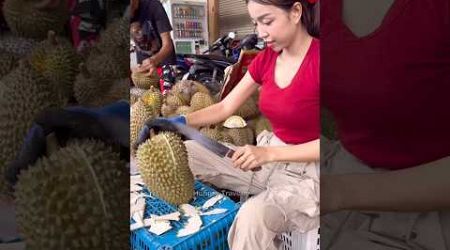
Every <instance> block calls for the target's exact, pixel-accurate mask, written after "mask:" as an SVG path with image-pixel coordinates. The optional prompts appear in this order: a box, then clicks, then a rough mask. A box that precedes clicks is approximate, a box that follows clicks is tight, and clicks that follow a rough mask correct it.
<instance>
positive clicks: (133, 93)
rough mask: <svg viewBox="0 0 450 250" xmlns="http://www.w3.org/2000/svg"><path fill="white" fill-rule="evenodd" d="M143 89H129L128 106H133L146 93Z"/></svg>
mask: <svg viewBox="0 0 450 250" xmlns="http://www.w3.org/2000/svg"><path fill="white" fill-rule="evenodd" d="M146 91H147V90H145V89H140V88H137V87H131V88H130V104H132V105H133V104H134V103H135V102H136V101H137V100H138V99H139V98H141V96H142V95H143V94H144V93H145V92H146Z"/></svg>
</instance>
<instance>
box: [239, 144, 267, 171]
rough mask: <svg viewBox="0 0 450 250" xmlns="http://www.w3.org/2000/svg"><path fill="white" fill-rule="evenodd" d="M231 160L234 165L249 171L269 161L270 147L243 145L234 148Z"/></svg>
mask: <svg viewBox="0 0 450 250" xmlns="http://www.w3.org/2000/svg"><path fill="white" fill-rule="evenodd" d="M231 160H232V161H233V164H234V167H236V168H240V169H241V170H243V171H249V170H252V169H254V168H257V167H260V166H261V165H263V164H265V163H268V162H270V149H269V148H267V147H256V146H252V145H245V146H243V147H238V148H237V149H236V151H235V152H234V154H233V157H232V158H231Z"/></svg>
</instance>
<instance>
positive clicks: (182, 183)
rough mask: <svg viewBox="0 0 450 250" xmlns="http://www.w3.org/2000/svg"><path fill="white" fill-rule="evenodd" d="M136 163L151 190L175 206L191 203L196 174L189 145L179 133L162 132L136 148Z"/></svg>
mask: <svg viewBox="0 0 450 250" xmlns="http://www.w3.org/2000/svg"><path fill="white" fill-rule="evenodd" d="M137 163H138V166H139V169H140V171H141V175H142V179H143V180H144V182H145V184H146V185H147V187H148V189H149V190H150V191H151V192H152V193H153V194H155V195H156V196H158V197H160V198H161V199H163V200H165V201H167V202H168V203H171V204H173V205H180V204H185V203H189V202H190V201H191V199H192V198H193V196H194V176H193V174H192V172H191V170H190V168H189V162H188V155H187V150H186V146H185V145H184V143H183V141H182V140H181V138H180V137H179V136H177V135H176V134H174V133H171V132H163V133H160V134H158V135H156V136H153V137H152V138H151V139H150V140H147V141H146V142H145V143H144V144H142V145H140V146H139V148H138V151H137Z"/></svg>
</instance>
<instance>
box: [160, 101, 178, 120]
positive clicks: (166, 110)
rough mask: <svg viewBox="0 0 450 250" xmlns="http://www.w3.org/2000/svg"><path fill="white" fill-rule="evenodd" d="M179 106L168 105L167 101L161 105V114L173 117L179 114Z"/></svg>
mask: <svg viewBox="0 0 450 250" xmlns="http://www.w3.org/2000/svg"><path fill="white" fill-rule="evenodd" d="M176 111H177V107H174V106H171V105H168V104H167V103H163V105H162V106H161V115H162V116H164V117H171V116H174V115H177V113H176Z"/></svg>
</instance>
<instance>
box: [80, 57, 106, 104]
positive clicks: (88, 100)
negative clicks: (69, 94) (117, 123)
mask: <svg viewBox="0 0 450 250" xmlns="http://www.w3.org/2000/svg"><path fill="white" fill-rule="evenodd" d="M113 83H114V79H110V78H104V77H98V76H95V75H93V74H91V73H90V72H89V71H88V70H87V68H86V66H85V65H84V64H80V73H79V74H78V75H77V77H76V80H75V83H74V96H75V99H76V100H77V102H78V103H79V104H80V105H84V106H95V105H94V104H95V102H96V100H97V99H98V98H99V97H101V96H103V95H104V94H105V92H107V91H108V90H109V89H110V88H111V86H112V85H113ZM93 103H94V104H93Z"/></svg>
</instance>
